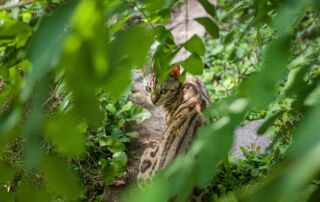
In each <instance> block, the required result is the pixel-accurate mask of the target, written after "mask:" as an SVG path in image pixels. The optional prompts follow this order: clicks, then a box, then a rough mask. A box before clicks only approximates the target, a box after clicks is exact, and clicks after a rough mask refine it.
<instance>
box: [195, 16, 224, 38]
mask: <svg viewBox="0 0 320 202" xmlns="http://www.w3.org/2000/svg"><path fill="white" fill-rule="evenodd" d="M195 21H197V22H198V23H199V24H201V25H202V26H203V27H204V28H205V29H206V31H207V32H208V33H209V34H210V35H211V37H212V38H214V39H216V38H219V36H220V34H219V27H218V25H217V24H216V23H215V22H213V21H212V20H211V19H210V18H208V17H201V18H196V19H195Z"/></svg>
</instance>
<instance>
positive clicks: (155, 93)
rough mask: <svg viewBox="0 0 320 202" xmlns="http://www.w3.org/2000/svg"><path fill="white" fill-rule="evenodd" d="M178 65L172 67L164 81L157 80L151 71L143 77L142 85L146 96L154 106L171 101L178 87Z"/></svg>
mask: <svg viewBox="0 0 320 202" xmlns="http://www.w3.org/2000/svg"><path fill="white" fill-rule="evenodd" d="M179 75H180V67H174V68H173V69H172V70H171V72H170V74H169V76H168V79H167V80H165V81H164V82H159V81H158V80H157V78H156V75H155V73H153V72H152V71H151V72H150V74H149V75H147V76H145V77H144V80H143V85H144V91H145V93H146V96H147V97H148V99H149V101H151V102H152V103H153V104H154V105H155V106H162V105H164V104H166V103H168V102H172V101H173V100H174V99H175V97H176V95H177V91H179V89H180V81H179Z"/></svg>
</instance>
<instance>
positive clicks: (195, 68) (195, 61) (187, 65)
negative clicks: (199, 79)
mask: <svg viewBox="0 0 320 202" xmlns="http://www.w3.org/2000/svg"><path fill="white" fill-rule="evenodd" d="M180 64H181V66H182V67H183V68H184V69H185V70H186V71H187V72H189V73H191V74H194V75H200V74H202V72H203V66H204V65H203V62H202V59H201V58H200V57H199V56H198V55H195V54H192V55H190V56H189V57H188V58H187V59H186V60H185V61H182V62H181V63H180Z"/></svg>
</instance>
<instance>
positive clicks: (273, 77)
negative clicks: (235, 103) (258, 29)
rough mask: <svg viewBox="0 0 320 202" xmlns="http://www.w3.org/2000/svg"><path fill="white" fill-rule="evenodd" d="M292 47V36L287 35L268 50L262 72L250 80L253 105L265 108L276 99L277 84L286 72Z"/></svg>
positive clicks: (273, 43) (274, 42) (272, 44)
mask: <svg viewBox="0 0 320 202" xmlns="http://www.w3.org/2000/svg"><path fill="white" fill-rule="evenodd" d="M290 47H291V35H286V36H283V37H280V38H279V39H277V40H275V41H273V42H272V43H271V44H270V46H269V47H268V48H267V50H266V52H265V54H264V63H263V67H262V70H261V71H260V73H259V74H257V75H255V76H254V77H252V78H250V80H249V83H250V89H249V93H250V95H251V102H252V105H254V106H263V105H266V104H268V103H270V102H271V101H272V100H274V99H275V96H276V82H277V81H278V80H279V79H280V78H281V76H283V74H284V72H285V70H286V65H287V64H288V57H289V49H290ZM274 58H277V60H275V59H274ZM262 92H264V93H262Z"/></svg>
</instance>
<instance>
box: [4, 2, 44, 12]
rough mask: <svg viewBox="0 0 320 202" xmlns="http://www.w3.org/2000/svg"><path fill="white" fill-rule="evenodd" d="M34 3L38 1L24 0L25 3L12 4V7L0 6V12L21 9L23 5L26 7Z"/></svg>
mask: <svg viewBox="0 0 320 202" xmlns="http://www.w3.org/2000/svg"><path fill="white" fill-rule="evenodd" d="M36 1H39V0H25V1H21V2H19V3H16V4H13V5H10V4H9V5H4V6H0V11H2V10H10V9H13V8H18V7H22V6H24V5H27V4H30V3H34V2H36Z"/></svg>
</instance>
